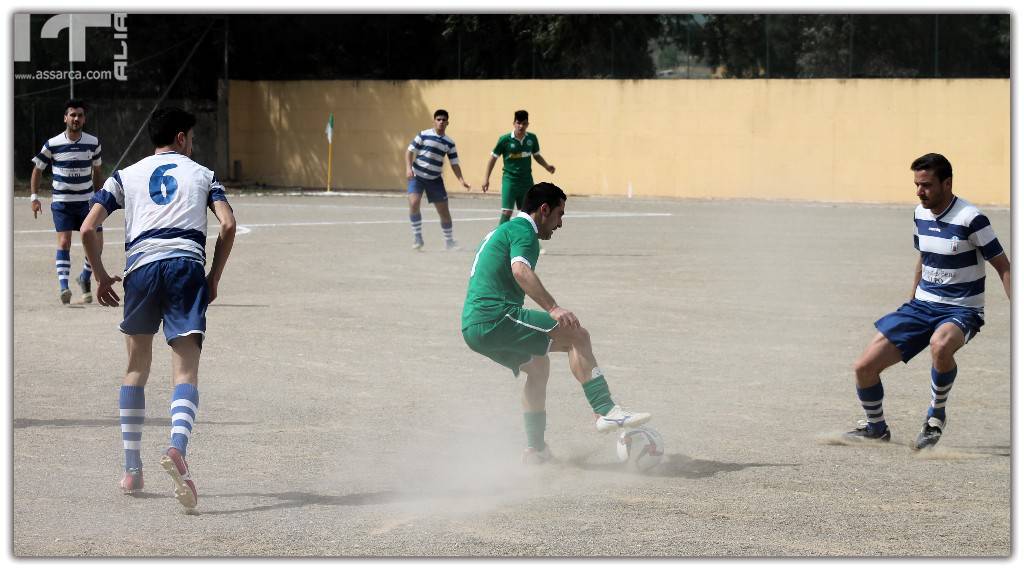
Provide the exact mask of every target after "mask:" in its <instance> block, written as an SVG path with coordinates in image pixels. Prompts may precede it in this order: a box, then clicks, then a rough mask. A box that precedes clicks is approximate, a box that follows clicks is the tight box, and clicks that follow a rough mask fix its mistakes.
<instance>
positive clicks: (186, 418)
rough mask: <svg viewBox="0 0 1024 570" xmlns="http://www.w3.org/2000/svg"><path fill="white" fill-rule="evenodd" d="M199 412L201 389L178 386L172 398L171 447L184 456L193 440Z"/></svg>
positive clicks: (187, 385) (192, 386) (190, 385)
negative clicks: (194, 426) (193, 428)
mask: <svg viewBox="0 0 1024 570" xmlns="http://www.w3.org/2000/svg"><path fill="white" fill-rule="evenodd" d="M198 412H199V389H198V388H196V386H194V385H192V384H178V385H176V386H175V387H174V395H173V396H171V447H176V448H178V451H180V452H181V454H182V455H183V456H184V455H185V451H186V450H187V449H188V442H189V440H190V439H191V438H192V426H193V425H195V422H196V413H198Z"/></svg>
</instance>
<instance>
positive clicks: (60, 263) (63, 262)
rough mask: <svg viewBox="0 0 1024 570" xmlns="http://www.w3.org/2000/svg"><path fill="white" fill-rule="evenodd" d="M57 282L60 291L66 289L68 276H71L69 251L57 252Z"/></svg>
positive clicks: (61, 250)
mask: <svg viewBox="0 0 1024 570" xmlns="http://www.w3.org/2000/svg"><path fill="white" fill-rule="evenodd" d="M56 265H57V282H58V283H60V290H61V291H63V290H65V289H67V288H68V275H70V274H71V250H69V249H58V250H57V261H56Z"/></svg>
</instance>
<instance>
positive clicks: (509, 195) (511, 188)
mask: <svg viewBox="0 0 1024 570" xmlns="http://www.w3.org/2000/svg"><path fill="white" fill-rule="evenodd" d="M515 191H516V185H515V184H514V183H513V182H512V181H511V180H509V179H508V178H505V177H504V176H502V177H501V217H500V218H498V225H499V226H500V225H501V224H504V223H505V222H507V221H509V220H511V219H512V208H514V207H515V205H516V194H515Z"/></svg>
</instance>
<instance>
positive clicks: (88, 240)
mask: <svg viewBox="0 0 1024 570" xmlns="http://www.w3.org/2000/svg"><path fill="white" fill-rule="evenodd" d="M195 124H196V118H195V115H193V114H191V113H188V112H186V111H183V110H181V109H177V108H173V107H169V108H163V109H158V110H156V111H155V112H154V113H153V115H152V116H151V117H150V119H149V136H150V139H151V140H152V142H153V145H154V146H155V147H156V151H155V153H154V154H153V155H152V156H149V157H147V158H144V159H142V160H140V161H139V162H136V163H135V164H133V165H131V166H129V167H128V168H125V169H123V170H118V171H115V172H114V173H113V175H112V176H111V177H110V178H109V179H107V182H106V183H105V184H104V185H103V189H102V190H100V191H99V192H97V193H96V196H95V197H94V198H93V201H92V204H93V205H92V209H91V210H90V212H89V216H88V217H87V218H86V219H85V223H84V224H82V239H83V243H84V245H85V248H86V251H87V252H88V254H89V258H90V259H92V260H93V261H94V263H93V269H94V271H95V273H96V282H97V284H98V285H97V288H96V295H97V297H98V299H99V303H100V304H101V305H103V306H105V307H116V306H117V304H118V301H119V300H120V299H119V298H118V296H117V294H116V293H115V292H114V289H113V285H114V283H115V282H117V281H120V280H121V278H120V277H117V276H111V275H109V274H108V273H107V271H106V269H105V268H104V266H103V261H102V259H101V257H100V252H99V248H98V243H97V235H96V233H95V229H96V228H97V227H98V226H99V225H100V224H101V223H103V220H105V219H106V218H107V216H108V215H110V214H111V213H112V212H114V211H115V210H117V209H119V208H124V220H125V249H126V252H125V255H126V257H127V260H126V267H125V270H124V320H123V321H122V322H121V325H120V329H121V332H123V333H124V334H125V335H127V341H128V343H127V344H128V371H127V373H126V374H125V377H124V382H123V384H122V386H121V392H120V397H119V408H120V416H121V436H122V442H123V446H124V451H125V474H124V477H123V478H122V479H121V489H122V490H123V491H124V492H125V493H129V494H130V493H134V492H136V491H139V490H141V489H142V487H143V478H142V459H141V455H140V441H141V440H142V426H143V423H144V421H145V416H146V398H145V393H144V391H145V386H146V381H147V380H148V379H149V370H150V364H151V363H152V360H153V335H155V334H156V333H157V330H158V328H159V327H160V324H161V322H162V323H163V329H164V337H165V338H166V340H167V344H168V345H170V347H171V352H172V357H171V367H172V375H173V377H172V382H173V384H174V392H173V395H172V396H171V410H170V411H171V438H170V447H168V448H167V452H166V453H165V454H164V456H163V458H162V459H161V460H160V464H161V465H162V466H163V468H164V469H165V470H166V471H167V473H168V474H169V475H170V476H171V479H172V480H173V481H174V492H175V497H176V498H177V499H178V501H179V502H180V503H181V504H182V505H183V506H185V508H187V509H191V508H193V507H195V506H196V502H197V500H198V495H197V493H196V487H195V483H194V482H193V481H192V476H191V474H190V473H189V469H188V464H187V463H186V462H185V453H186V451H187V448H188V443H189V439H190V438H191V437H192V429H193V426H194V424H195V418H196V413H197V412H198V410H199V389H198V383H199V357H200V352H201V350H202V346H203V338H204V337H205V335H206V308H207V305H208V304H209V303H211V302H213V300H214V299H216V298H217V287H218V284H219V283H220V278H221V275H222V274H223V272H224V265H225V264H226V263H227V260H228V255H229V254H230V253H231V246H232V244H233V243H234V238H235V216H234V213H233V212H232V210H231V206H230V205H229V204H228V201H227V198H226V197H225V195H224V187H223V186H222V185H221V183H220V182H218V181H217V177H216V176H214V174H213V172H212V171H210V170H209V169H207V168H205V167H203V166H201V165H199V164H197V163H195V162H193V161H192V159H190V158H189V156H190V155H191V154H192V127H194V126H195ZM207 208H209V209H210V210H213V213H214V214H215V215H216V216H217V219H218V220H220V233H219V235H218V236H217V244H216V246H215V248H214V253H213V262H212V263H211V265H210V272H209V274H204V266H205V264H206V224H207V215H206V210H207Z"/></svg>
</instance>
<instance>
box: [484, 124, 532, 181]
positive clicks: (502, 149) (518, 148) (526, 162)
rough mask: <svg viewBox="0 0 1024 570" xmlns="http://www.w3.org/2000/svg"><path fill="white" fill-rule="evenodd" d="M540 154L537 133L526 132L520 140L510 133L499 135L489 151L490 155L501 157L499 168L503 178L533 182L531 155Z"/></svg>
mask: <svg viewBox="0 0 1024 570" xmlns="http://www.w3.org/2000/svg"><path fill="white" fill-rule="evenodd" d="M535 154H540V141H538V140H537V135H535V134H533V133H530V132H528V133H526V136H524V137H523V140H522V141H520V140H518V139H516V137H515V136H513V134H512V133H508V134H507V135H501V137H499V138H498V144H496V145H494V150H492V151H491V155H492V156H496V157H497V156H500V157H501V158H502V159H503V161H502V162H503V166H502V169H501V172H502V175H503V176H504V177H505V178H508V179H511V180H517V181H523V182H530V183H531V184H532V183H533V170H532V169H531V166H532V165H531V161H532V159H533V155H535Z"/></svg>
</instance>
